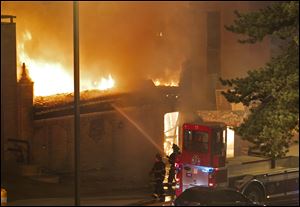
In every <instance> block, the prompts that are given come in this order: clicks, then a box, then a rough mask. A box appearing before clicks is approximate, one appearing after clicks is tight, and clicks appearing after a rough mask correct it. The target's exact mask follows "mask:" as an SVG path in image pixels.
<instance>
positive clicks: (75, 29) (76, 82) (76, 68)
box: [73, 1, 80, 206]
mask: <svg viewBox="0 0 300 207" xmlns="http://www.w3.org/2000/svg"><path fill="white" fill-rule="evenodd" d="M73 41H74V45H73V47H74V137H75V140H74V145H75V150H74V153H75V162H74V163H75V164H74V167H75V169H74V171H75V180H74V181H75V206H80V91H79V88H80V73H79V7H78V1H74V2H73Z"/></svg>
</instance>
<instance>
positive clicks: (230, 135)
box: [226, 127, 234, 158]
mask: <svg viewBox="0 0 300 207" xmlns="http://www.w3.org/2000/svg"><path fill="white" fill-rule="evenodd" d="M233 156H234V131H233V130H232V129H230V128H229V127H227V149H226V157H227V158H229V157H233Z"/></svg>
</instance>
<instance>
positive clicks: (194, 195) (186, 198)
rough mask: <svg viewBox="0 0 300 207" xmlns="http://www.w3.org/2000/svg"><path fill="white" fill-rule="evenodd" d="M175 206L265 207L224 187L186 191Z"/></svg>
mask: <svg viewBox="0 0 300 207" xmlns="http://www.w3.org/2000/svg"><path fill="white" fill-rule="evenodd" d="M173 205H175V206H200V205H205V206H263V205H262V204H259V203H256V202H253V201H251V200H250V199H248V198H247V197H246V196H244V195H243V194H242V193H240V192H238V191H236V190H234V189H230V188H224V187H222V188H221V187H215V188H211V187H206V186H196V187H192V188H189V189H186V190H185V191H184V192H183V193H182V194H180V196H179V197H178V198H176V199H175V200H174V202H173Z"/></svg>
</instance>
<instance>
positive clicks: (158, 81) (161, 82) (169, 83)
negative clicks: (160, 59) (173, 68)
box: [152, 79, 178, 86]
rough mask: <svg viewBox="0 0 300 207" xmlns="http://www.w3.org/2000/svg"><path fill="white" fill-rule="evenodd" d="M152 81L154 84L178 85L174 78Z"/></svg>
mask: <svg viewBox="0 0 300 207" xmlns="http://www.w3.org/2000/svg"><path fill="white" fill-rule="evenodd" d="M152 81H153V83H154V85H155V86H178V81H175V80H170V81H165V80H161V79H154V80H152Z"/></svg>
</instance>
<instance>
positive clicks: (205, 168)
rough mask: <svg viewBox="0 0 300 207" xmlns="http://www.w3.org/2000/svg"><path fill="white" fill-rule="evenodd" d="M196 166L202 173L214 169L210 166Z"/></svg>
mask: <svg viewBox="0 0 300 207" xmlns="http://www.w3.org/2000/svg"><path fill="white" fill-rule="evenodd" d="M198 168H199V169H200V170H201V171H202V172H204V173H211V172H213V171H214V168H212V167H204V166H198Z"/></svg>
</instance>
